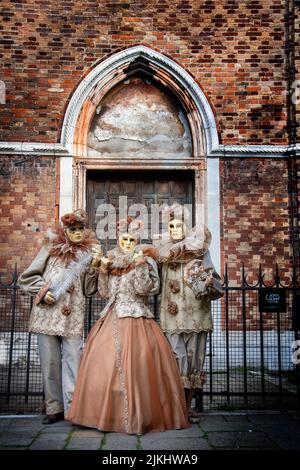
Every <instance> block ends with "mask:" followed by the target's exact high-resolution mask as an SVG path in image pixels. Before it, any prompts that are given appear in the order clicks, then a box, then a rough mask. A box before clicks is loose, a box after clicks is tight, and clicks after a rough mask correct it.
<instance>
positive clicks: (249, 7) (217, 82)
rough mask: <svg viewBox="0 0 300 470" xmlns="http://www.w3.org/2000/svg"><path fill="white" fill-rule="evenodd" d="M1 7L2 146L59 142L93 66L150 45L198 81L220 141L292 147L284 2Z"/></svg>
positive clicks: (37, 2)
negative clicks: (72, 99) (67, 116)
mask: <svg viewBox="0 0 300 470" xmlns="http://www.w3.org/2000/svg"><path fill="white" fill-rule="evenodd" d="M2 8H3V9H2V13H1V16H2V25H1V39H0V46H1V49H0V59H1V61H2V63H3V66H4V67H3V77H4V80H5V82H6V85H7V105H6V106H5V108H4V109H3V114H2V120H1V126H2V129H1V140H8V141H9V140H15V141H39V142H57V141H58V140H59V133H60V129H61V124H62V119H63V114H64V110H65V107H66V104H67V102H68V99H69V98H70V95H71V94H72V92H73V91H74V88H75V87H76V86H77V84H78V83H79V81H80V80H81V79H82V78H83V77H84V75H85V74H86V73H87V72H88V71H89V70H90V68H91V67H92V66H93V65H94V64H95V63H96V62H97V61H100V60H102V59H103V58H105V57H107V56H108V55H110V54H112V53H113V52H115V51H118V50H121V49H123V48H126V47H129V46H133V45H136V44H145V45H148V46H149V47H152V48H154V49H156V50H157V51H159V52H162V53H165V54H167V55H169V56H170V57H171V58H173V59H174V60H177V61H178V62H179V63H180V64H181V65H182V66H183V67H184V68H186V69H187V70H188V71H189V72H190V73H191V74H193V76H194V77H195V78H196V79H197V81H198V83H199V84H200V85H201V87H202V88H203V90H204V92H205V93H206V94H207V96H208V98H209V100H210V102H211V104H212V107H213V109H214V110H215V113H216V117H217V123H218V126H219V130H220V137H221V140H222V143H228V144H230V143H231V144H237V143H239V144H247V143H248V144H261V143H264V144H285V143H286V142H287V134H286V129H285V126H286V112H287V111H286V102H285V100H286V77H285V73H286V72H285V66H284V62H285V50H284V46H285V25H284V13H285V2H283V1H282V0H247V1H241V0H218V1H211V0H205V1H204V0H202V1H192V0H174V1H172V2H169V1H168V0H150V1H149V0H137V1H134V2H124V1H121V0H119V1H102V2H98V1H92V0H89V1H87V0H80V1H79V0H75V1H74V0H63V1H61V2H57V1H53V0H47V1H46V0H27V1H24V0H14V2H3V4H2ZM12 133H13V134H12Z"/></svg>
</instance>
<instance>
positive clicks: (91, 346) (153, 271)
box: [67, 249, 189, 434]
mask: <svg viewBox="0 0 300 470" xmlns="http://www.w3.org/2000/svg"><path fill="white" fill-rule="evenodd" d="M115 250H117V249H115ZM117 254H118V253H117ZM99 284H100V285H99V290H100V293H102V294H103V292H105V290H106V289H107V292H108V294H109V302H108V305H107V306H106V308H105V309H104V310H103V312H102V313H101V318H100V319H99V320H98V321H97V322H96V324H95V325H94V327H93V328H92V330H91V331H90V334H89V336H88V339H87V342H86V345H85V349H84V353H83V357H82V361H81V365H80V369H79V374H78V380H77V384H76V388H75V392H74V396H73V401H72V405H71V407H70V409H69V412H68V415H67V419H69V420H70V421H72V422H73V423H74V424H79V425H83V426H87V427H92V428H96V429H99V430H103V431H115V432H123V433H128V434H143V433H145V432H149V431H164V430H167V429H180V428H186V427H188V426H189V424H188V420H187V414H186V406H185V396H184V388H183V384H182V381H181V378H180V374H179V369H178V366H177V363H176V359H175V356H174V354H173V352H172V350H171V347H170V345H169V343H168V341H167V340H166V338H165V336H164V334H163V332H162V330H161V328H160V327H159V326H158V324H157V323H156V322H155V320H154V319H153V315H152V313H151V311H150V310H149V308H148V307H147V297H148V295H149V294H150V293H153V292H156V291H157V289H158V287H159V278H158V274H157V267H156V263H155V262H154V261H153V260H152V259H150V258H147V262H146V263H144V264H142V265H140V266H137V267H135V268H133V269H131V270H130V271H129V272H128V271H126V270H125V271H124V274H122V275H112V274H103V273H102V274H100V275H99Z"/></svg>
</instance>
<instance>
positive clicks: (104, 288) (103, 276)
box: [98, 267, 109, 299]
mask: <svg viewBox="0 0 300 470" xmlns="http://www.w3.org/2000/svg"><path fill="white" fill-rule="evenodd" d="M108 276H109V275H108V271H107V270H106V269H103V268H101V267H100V268H99V275H98V293H99V295H100V297H101V299H108V298H109V291H108Z"/></svg>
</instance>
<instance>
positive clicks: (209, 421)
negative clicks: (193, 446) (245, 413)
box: [199, 416, 256, 432]
mask: <svg viewBox="0 0 300 470" xmlns="http://www.w3.org/2000/svg"><path fill="white" fill-rule="evenodd" d="M199 426H200V428H201V429H202V430H203V431H205V432H211V431H220V432H221V431H224V432H227V431H236V432H241V431H245V432H248V431H249V430H252V431H255V430H256V426H255V424H253V423H251V422H250V421H228V420H225V419H224V417H222V416H211V417H204V418H200V422H199Z"/></svg>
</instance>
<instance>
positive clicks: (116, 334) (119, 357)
mask: <svg viewBox="0 0 300 470" xmlns="http://www.w3.org/2000/svg"><path fill="white" fill-rule="evenodd" d="M112 314H113V337H114V343H115V352H116V368H117V370H118V373H119V378H120V385H121V390H122V393H123V398H124V409H123V421H124V427H125V430H126V432H127V433H128V432H129V429H128V420H129V413H128V395H127V389H126V381H125V371H124V369H123V367H122V346H121V341H120V332H119V328H118V317H117V314H116V311H113V312H112Z"/></svg>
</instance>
